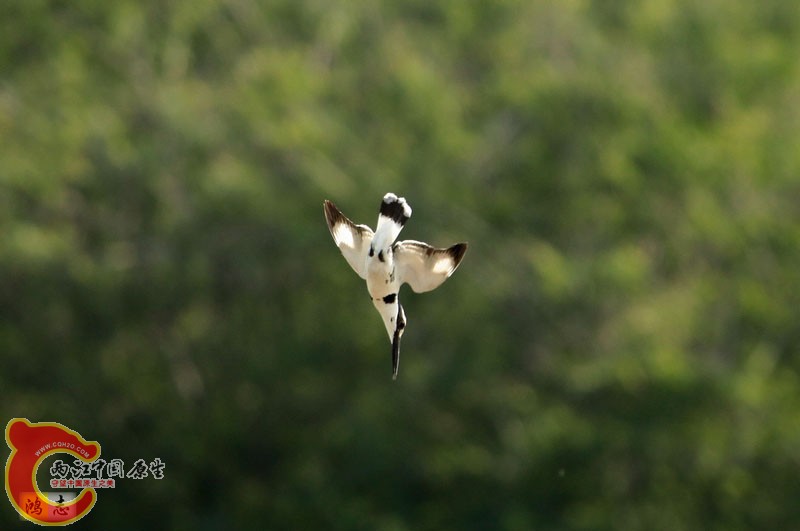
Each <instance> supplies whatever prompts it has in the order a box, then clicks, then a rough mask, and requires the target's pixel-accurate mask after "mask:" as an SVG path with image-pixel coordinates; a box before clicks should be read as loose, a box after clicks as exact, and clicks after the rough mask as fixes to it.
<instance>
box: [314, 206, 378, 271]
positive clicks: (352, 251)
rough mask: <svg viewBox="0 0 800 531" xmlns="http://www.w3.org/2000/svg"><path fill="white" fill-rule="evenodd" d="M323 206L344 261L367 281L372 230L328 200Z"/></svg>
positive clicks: (329, 227)
mask: <svg viewBox="0 0 800 531" xmlns="http://www.w3.org/2000/svg"><path fill="white" fill-rule="evenodd" d="M323 206H324V209H325V219H326V220H327V222H328V229H329V230H330V231H331V236H333V241H334V242H335V243H336V246H337V247H339V250H340V251H342V255H343V256H344V259H345V260H347V263H348V264H350V267H352V268H353V271H355V272H356V273H357V274H358V276H360V277H361V278H363V279H366V278H367V272H366V271H365V267H364V264H365V263H366V258H367V252H369V245H370V243H371V242H372V234H373V233H372V229H370V228H369V227H367V226H366V225H356V224H355V223H353V222H352V221H350V220H349V219H347V216H345V215H344V214H342V213H341V211H340V210H339V209H338V208H336V205H334V204H333V203H331V202H330V201H328V200H327V199H326V200H325V202H324V204H323Z"/></svg>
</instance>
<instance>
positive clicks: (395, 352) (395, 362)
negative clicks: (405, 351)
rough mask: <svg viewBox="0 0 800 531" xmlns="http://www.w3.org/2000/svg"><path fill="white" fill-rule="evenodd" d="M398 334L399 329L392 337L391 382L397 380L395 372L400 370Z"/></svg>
mask: <svg viewBox="0 0 800 531" xmlns="http://www.w3.org/2000/svg"><path fill="white" fill-rule="evenodd" d="M400 332H401V330H400V329H398V330H395V331H394V337H392V380H397V371H398V369H399V368H400V335H401V334H400Z"/></svg>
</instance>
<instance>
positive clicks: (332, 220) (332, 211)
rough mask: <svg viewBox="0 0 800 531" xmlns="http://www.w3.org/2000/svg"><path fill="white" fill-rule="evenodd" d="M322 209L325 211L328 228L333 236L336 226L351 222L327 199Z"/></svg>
mask: <svg viewBox="0 0 800 531" xmlns="http://www.w3.org/2000/svg"><path fill="white" fill-rule="evenodd" d="M322 207H323V209H324V210H325V220H326V221H327V222H328V228H329V229H330V230H331V234H333V228H334V227H335V226H336V225H338V224H339V223H347V222H348V221H350V220H348V219H347V217H346V216H345V215H344V214H342V211H341V210H339V208H337V206H336V205H335V204H334V203H333V201H328V200H327V199H326V200H325V201H323V202H322Z"/></svg>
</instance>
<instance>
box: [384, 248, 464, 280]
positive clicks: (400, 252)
mask: <svg viewBox="0 0 800 531" xmlns="http://www.w3.org/2000/svg"><path fill="white" fill-rule="evenodd" d="M393 251H394V261H395V274H396V275H397V280H398V281H399V282H400V283H401V284H402V283H404V282H406V283H408V285H409V286H411V289H412V290H414V291H415V292H416V293H424V292H426V291H431V290H432V289H435V288H437V287H439V286H440V285H441V284H442V282H444V281H445V280H447V277H449V276H450V275H452V274H453V271H455V270H456V268H457V267H458V264H460V263H461V259H462V258H464V253H466V252H467V244H466V243H457V244H455V245H453V246H452V247H448V248H447V249H438V248H436V247H431V246H430V245H428V244H427V243H423V242H418V241H414V240H406V241H402V242H398V243H396V244H395V245H394V247H393Z"/></svg>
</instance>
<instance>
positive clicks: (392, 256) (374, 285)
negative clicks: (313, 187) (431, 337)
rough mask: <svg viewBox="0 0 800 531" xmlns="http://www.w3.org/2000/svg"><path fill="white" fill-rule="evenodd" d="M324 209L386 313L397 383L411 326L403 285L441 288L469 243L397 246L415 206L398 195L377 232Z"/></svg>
mask: <svg viewBox="0 0 800 531" xmlns="http://www.w3.org/2000/svg"><path fill="white" fill-rule="evenodd" d="M323 206H324V209H325V219H326V220H327V221H328V228H329V229H330V231H331V236H333V241H334V242H335V243H336V245H337V246H338V247H339V250H341V251H342V255H344V258H345V260H347V263H348V264H350V267H352V268H353V270H354V271H355V272H356V273H357V274H358V276H360V277H361V278H363V279H364V280H366V281H367V291H369V296H370V298H371V299H372V304H373V305H374V306H375V309H376V310H378V313H379V314H381V318H382V319H383V324H384V325H385V326H386V332H387V333H388V334H389V340H390V341H391V342H392V379H396V378H397V370H398V367H399V364H400V337H401V336H402V335H403V332H404V331H405V328H406V324H407V321H406V314H405V311H403V306H402V305H401V304H400V298H399V291H400V286H401V285H403V284H408V285H409V286H411V289H412V290H414V291H415V292H416V293H424V292H426V291H431V290H432V289H435V288H437V287H438V286H440V285H441V284H442V282H444V281H445V280H447V278H448V277H449V276H450V275H452V274H453V271H455V270H456V268H457V267H458V265H459V264H460V263H461V259H462V258H464V253H466V252H467V244H466V243H457V244H455V245H453V246H451V247H448V248H446V249H439V248H436V247H431V246H430V245H428V244H427V243H423V242H418V241H414V240H407V241H400V242H395V240H396V239H397V236H398V235H399V234H400V231H401V230H402V229H403V226H404V225H405V224H406V221H408V219H409V218H410V217H411V206H410V205H409V204H408V203H407V202H406V200H405V198H403V197H397V196H396V195H395V194H392V193H388V194H386V195H385V196H383V201H382V202H381V207H380V210H379V213H378V224H377V226H376V228H375V231H374V232H373V231H372V229H370V228H369V227H368V226H366V225H356V224H355V223H353V222H352V221H350V220H349V219H347V217H346V216H345V215H344V214H342V213H341V211H340V210H339V209H338V208H336V205H334V204H333V203H332V202H330V201H328V200H325V202H324V204H323Z"/></svg>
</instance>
